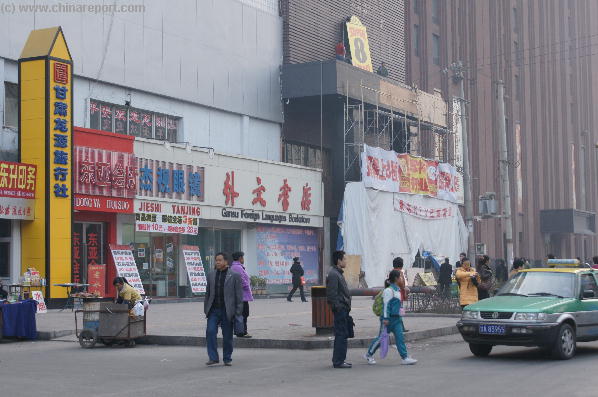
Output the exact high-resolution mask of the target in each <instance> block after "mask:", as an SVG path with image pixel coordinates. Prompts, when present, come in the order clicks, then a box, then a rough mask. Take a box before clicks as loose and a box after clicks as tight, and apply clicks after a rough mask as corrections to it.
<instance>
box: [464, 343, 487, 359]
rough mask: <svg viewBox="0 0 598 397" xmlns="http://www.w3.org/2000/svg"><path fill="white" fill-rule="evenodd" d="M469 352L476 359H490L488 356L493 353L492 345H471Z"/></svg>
mask: <svg viewBox="0 0 598 397" xmlns="http://www.w3.org/2000/svg"><path fill="white" fill-rule="evenodd" d="M469 350H471V352H472V353H473V355H474V356H476V357H488V354H490V352H491V351H492V345H481V344H478V343H470V344H469Z"/></svg>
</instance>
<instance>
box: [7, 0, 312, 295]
mask: <svg viewBox="0 0 598 397" xmlns="http://www.w3.org/2000/svg"><path fill="white" fill-rule="evenodd" d="M19 4H20V3H18V4H17V6H18V5H19ZM119 5H120V3H119ZM63 11H64V10H63ZM0 24H1V25H2V26H4V27H5V28H6V32H5V35H4V40H2V43H1V44H0V82H1V83H2V84H0V119H1V120H2V129H1V130H0V142H1V145H0V160H5V161H18V160H19V135H20V132H19V130H18V125H19V120H18V119H19V117H18V114H19V113H18V112H19V85H18V83H19V75H18V65H17V60H18V59H19V56H20V53H21V49H22V48H23V45H24V44H25V41H26V40H27V37H28V35H29V33H30V31H32V30H34V29H40V28H45V27H51V26H59V25H60V26H61V27H62V32H64V35H65V37H66V40H67V43H68V50H69V52H70V53H71V54H72V58H73V70H72V72H73V79H72V84H73V92H74V95H73V98H72V106H70V108H72V123H73V125H74V126H77V127H78V128H77V136H78V137H79V138H80V140H79V141H78V142H74V145H73V153H72V155H73V169H72V170H73V172H75V171H76V172H79V171H81V170H80V169H79V168H77V167H82V166H83V165H82V164H84V163H85V162H87V161H88V160H89V158H94V159H95V158H96V157H97V158H99V159H100V160H102V161H100V162H101V163H108V164H109V165H108V166H106V165H105V164H104V165H102V166H101V167H103V168H102V169H104V170H108V169H109V170H111V171H113V170H112V169H111V167H114V166H115V165H116V164H120V166H123V167H125V169H126V167H128V166H131V167H133V165H134V166H135V167H137V169H139V164H137V163H136V161H137V158H138V157H139V158H142V156H139V155H138V154H136V152H135V150H134V149H135V148H137V150H140V149H139V147H142V146H143V145H144V144H145V145H149V146H152V143H153V144H154V146H156V147H159V148H162V147H168V148H170V149H169V150H170V153H172V150H174V149H172V148H177V149H176V150H178V151H181V153H184V154H188V153H193V154H194V155H197V156H200V154H201V153H203V154H205V156H206V157H209V159H212V158H216V159H219V160H220V161H225V160H226V161H228V162H231V163H235V162H240V165H239V167H241V168H242V169H241V170H240V172H241V173H243V172H244V171H245V170H254V171H255V173H256V175H253V174H252V175H246V176H247V178H248V179H243V180H237V183H238V184H245V183H251V182H253V183H255V181H256V179H255V178H256V177H258V176H259V175H257V172H258V171H257V169H258V168H259V167H258V166H257V165H256V164H261V163H260V162H265V163H264V164H267V165H262V166H261V167H262V168H268V167H270V168H273V169H275V170H276V169H278V167H282V168H281V169H282V170H283V171H275V172H274V174H275V175H286V174H287V173H288V175H294V174H305V175H307V179H309V181H307V180H306V181H305V182H302V184H301V186H300V185H299V184H298V183H299V181H298V180H297V181H296V182H297V186H295V185H290V182H289V187H290V189H292V194H291V197H293V199H292V200H295V198H294V195H295V194H302V192H303V188H306V187H307V188H310V189H314V190H313V193H312V194H314V196H313V199H312V200H313V203H314V205H313V206H311V207H310V206H309V205H308V207H310V208H316V206H319V205H322V204H321V201H320V199H321V198H320V197H319V196H318V195H319V193H316V190H317V189H318V188H319V185H318V183H319V182H321V180H320V181H318V175H320V179H321V174H320V173H317V172H315V171H313V170H306V169H303V168H300V167H292V166H288V165H286V166H283V165H278V164H276V162H278V161H280V160H281V159H282V156H281V123H282V121H283V115H282V103H281V97H280V66H281V61H282V43H281V40H280V37H281V34H282V18H281V16H280V15H279V10H278V2H277V1H275V0H261V1H254V0H225V1H218V2H201V3H196V2H191V1H190V2H188V4H185V5H183V4H181V7H177V8H176V9H175V8H172V7H170V6H168V5H167V4H165V3H164V4H162V3H152V4H151V5H149V4H148V5H144V6H142V7H141V8H140V9H136V10H130V11H129V12H115V11H114V10H112V11H107V12H99V13H92V12H85V13H82V12H74V11H68V10H67V11H64V12H58V13H49V12H35V13H33V12H17V13H15V14H13V15H10V16H9V15H6V14H5V15H3V16H2V17H0ZM135 139H138V140H139V142H140V143H139V144H138V145H137V144H135V145H136V146H135V145H133V142H134V140H135ZM141 142H144V143H141ZM139 145H141V146H139ZM79 148H85V149H80V150H79ZM181 148H183V149H181ZM75 149H77V150H79V151H77V150H75ZM144 150H145V149H144ZM108 152H112V153H113V155H114V159H116V160H114V161H116V162H115V163H114V162H111V161H112V160H110V161H103V159H104V157H103V156H108V154H107V153H108ZM197 153H200V154H197ZM222 156H225V157H222ZM226 156H233V157H226ZM234 156H239V157H238V159H242V160H235V157H234ZM187 157H188V156H187ZM133 159H135V163H131V164H129V163H128V162H129V161H133ZM154 159H155V158H154V157H150V158H149V159H148V158H146V160H152V161H153V160H154ZM223 159H224V160H223ZM94 161H95V160H94ZM123 161H124V162H123ZM164 161H165V163H164V164H166V163H168V164H170V165H168V167H169V168H168V167H166V166H165V167H158V166H155V167H154V172H157V169H158V168H160V169H162V168H164V169H165V170H166V169H168V170H169V171H170V172H174V171H175V170H177V167H178V166H177V165H176V164H178V163H177V159H173V158H170V160H169V161H166V160H164ZM75 162H78V163H77V164H75ZM145 165H146V164H144V166H145ZM96 166H97V165H96V164H94V165H93V167H96ZM184 166H185V167H195V168H198V167H200V166H199V165H197V164H195V163H191V162H188V163H187V164H184ZM87 167H90V166H89V165H87ZM149 168H151V167H149ZM206 168H207V167H206ZM287 170H291V171H288V172H287ZM95 171H96V176H97V170H95ZM189 171H191V168H189ZM106 172H108V171H106ZM193 173H194V174H195V172H193ZM264 173H265V174H267V173H268V172H267V171H266V172H264ZM156 175H157V174H156ZM185 175H187V174H185ZM187 176H188V175H187ZM204 176H205V177H206V178H208V179H209V178H212V176H209V174H206V175H203V174H202V175H201V177H202V178H203V177H204ZM138 177H139V175H137V178H138ZM81 178H83V179H85V178H84V177H83V176H82V175H81V174H79V173H77V175H76V176H75V179H74V182H76V183H74V185H77V186H73V189H74V190H73V195H72V200H73V206H74V210H75V212H74V216H73V236H74V237H73V239H74V242H77V241H78V242H77V244H81V245H82V246H83V245H89V242H90V241H92V242H93V244H99V245H100V246H101V248H100V249H99V253H98V250H97V249H96V248H95V247H94V246H93V245H92V246H91V247H89V246H86V247H84V248H81V250H80V251H78V252H77V253H78V254H79V256H78V257H75V256H73V262H75V259H76V260H77V261H79V262H80V263H78V265H77V269H75V267H73V268H72V269H69V272H68V273H69V274H71V276H72V277H71V278H72V280H74V279H77V280H81V281H85V278H86V277H87V274H86V271H87V270H86V266H87V265H89V263H90V261H93V262H95V263H100V262H104V263H105V264H108V265H110V262H111V258H110V254H109V251H108V250H107V247H108V246H109V244H111V243H116V244H120V243H122V242H123V241H124V240H127V241H124V242H125V243H127V244H128V243H137V242H136V240H137V237H136V236H137V234H136V231H135V229H133V231H131V230H129V229H130V226H123V225H134V226H135V224H136V219H135V214H136V213H135V211H134V207H135V205H138V204H139V203H138V202H136V201H135V200H139V199H146V197H145V196H144V195H140V194H139V193H140V192H138V191H137V189H138V185H139V180H136V185H137V186H136V187H135V191H134V192H131V191H130V190H131V189H129V191H125V192H123V191H117V190H114V189H111V190H110V191H108V190H107V189H106V188H105V186H92V185H93V183H92V181H91V180H90V178H89V177H87V180H84V182H81ZM264 178H266V177H264ZM201 181H202V183H204V182H205V181H204V180H203V179H201ZM289 181H290V179H289ZM95 182H97V178H96V180H95ZM172 183H174V182H172ZM219 183H224V181H222V182H219ZM269 183H271V184H274V181H270V182H269ZM276 183H278V182H276ZM282 184H283V181H281V186H282ZM306 184H307V186H306ZM194 186H195V185H194ZM281 186H278V187H277V189H278V188H280V187H281ZM202 187H203V185H202ZM207 187H210V186H207ZM75 188H76V189H75ZM247 188H249V185H248V186H247ZM253 188H255V187H253ZM187 189H188V187H187ZM222 189H223V187H222V186H220V187H219V188H218V189H217V190H219V191H220V192H222ZM267 189H270V190H269V191H268V194H274V193H273V192H274V187H273V186H268V187H267ZM75 190H76V191H75ZM124 190H127V189H124ZM252 190H253V189H252ZM308 191H311V190H308ZM250 193H251V192H249V193H242V194H250ZM279 193H280V192H279ZM205 194H206V196H205V197H210V196H209V195H211V194H215V193H211V192H210V189H206V191H205ZM158 198H159V199H160V200H162V201H163V199H164V197H162V196H160V197H158V196H156V197H150V199H152V200H154V199H158ZM38 199H43V197H38ZM276 199H277V197H274V198H273V199H272V200H270V202H268V205H272V206H273V205H275V204H277V203H278V204H279V202H278V201H277V200H276ZM160 200H159V201H160ZM172 200H175V201H176V200H179V201H180V203H179V204H180V205H182V206H185V205H191V204H193V200H189V197H178V198H176V199H171V201H172ZM297 200H299V201H298V203H299V204H297V203H295V201H292V203H291V204H289V207H290V208H292V209H291V210H292V211H296V209H295V208H294V207H293V206H295V205H299V207H301V197H299V198H298V199H297ZM166 201H168V200H166ZM212 204H213V203H212ZM212 204H211V205H212ZM150 207H151V206H150ZM150 207H146V208H150ZM137 208H139V207H137ZM164 208H166V207H164ZM210 208H211V207H210ZM242 209H243V210H246V209H245V208H242ZM268 210H272V211H271V212H272V213H273V214H274V213H275V212H276V211H275V210H273V209H270V208H268ZM206 211H207V210H204V211H203V212H202V214H206V213H211V212H210V211H207V212H206ZM235 211H236V210H235ZM235 211H232V212H231V214H235V213H236V212H235ZM239 211H240V209H239ZM285 211H286V210H285ZM285 211H282V212H285ZM300 212H301V211H299V213H300ZM164 215H166V216H167V217H166V219H172V216H171V217H170V218H168V215H177V214H169V213H166V214H164ZM318 216H320V215H317V216H316V218H314V219H313V220H311V218H306V219H308V220H310V222H311V223H306V222H307V221H305V222H304V221H303V219H304V218H305V217H304V216H303V215H298V214H297V213H296V212H295V213H294V215H293V214H291V215H286V216H284V218H285V219H284V220H283V219H282V218H283V217H282V215H280V214H278V215H276V216H275V215H272V219H270V217H268V216H266V218H265V219H264V220H263V223H264V224H265V226H264V227H265V228H266V229H267V228H268V227H270V226H269V225H272V224H276V225H278V226H280V227H282V229H285V228H290V229H293V227H294V226H297V227H305V226H307V227H308V228H312V229H314V230H317V229H319V228H321V226H322V225H321V223H322V222H321V220H318ZM230 217H233V218H234V215H230ZM0 218H1V219H0V236H1V237H0V278H4V279H10V280H11V281H13V282H15V281H18V278H19V276H20V274H22V263H21V258H20V255H19V254H18V253H19V252H20V251H21V247H20V242H21V223H22V221H21V220H11V219H5V218H4V217H0ZM254 218H255V215H251V216H249V218H247V219H249V221H248V222H247V223H248V224H249V225H250V226H248V227H247V228H248V229H249V228H252V227H254V226H253V225H257V224H260V223H261V222H260V221H259V219H257V220H256V219H254ZM177 219H178V218H177ZM241 219H242V218H241ZM217 220H218V221H222V222H225V223H226V221H228V218H226V217H224V215H223V216H220V217H217ZM234 221H235V222H237V219H234ZM201 222H203V221H201ZM285 222H286V225H285ZM237 224H240V222H237V223H234V225H237ZM119 225H120V226H122V227H124V228H125V229H126V231H125V232H123V231H122V230H121V229H119V228H118V227H117V226H119ZM194 226H195V228H196V229H197V231H199V230H201V228H202V227H209V228H210V232H209V233H204V234H205V235H207V234H210V235H211V236H212V240H214V241H218V243H214V245H213V248H212V249H211V250H210V252H212V251H218V250H219V249H222V250H227V251H229V250H234V249H244V250H246V251H247V254H248V257H249V259H254V258H255V256H256V254H255V251H254V250H253V249H251V247H252V243H251V242H252V241H254V240H255V239H256V238H257V237H256V235H255V233H254V234H253V235H252V234H251V233H250V234H246V233H245V232H243V231H242V228H237V231H236V232H234V233H232V232H231V233H232V234H231V233H229V232H228V231H225V232H222V233H220V232H217V231H216V230H217V229H218V227H216V226H214V225H213V224H210V225H207V224H203V223H202V224H201V225H200V224H198V225H194ZM228 226H230V225H228ZM228 226H227V225H225V227H223V228H222V229H227V230H228V229H230V228H229V227H228ZM127 227H128V228H129V229H127ZM256 227H258V226H256ZM259 227H261V226H259ZM196 229H194V231H196ZM233 229H234V228H233ZM266 229H264V230H261V229H260V230H261V232H260V233H262V234H260V236H262V235H266V234H267V230H266ZM218 230H220V229H218ZM237 232H238V233H237ZM279 232H280V233H279V234H284V230H279ZM235 233H236V234H235ZM287 234H289V233H287ZM290 234H291V235H292V233H290ZM96 235H97V236H96ZM216 235H217V236H216ZM229 235H231V236H232V237H231V236H229ZM233 235H234V236H233ZM310 235H311V234H310ZM316 235H318V237H317V238H318V244H317V245H318V247H319V248H318V250H320V249H321V244H320V241H319V238H320V237H319V234H318V233H316ZM123 236H124V237H127V238H126V239H124V237H123ZM131 236H133V237H131ZM75 237H76V238H75ZM96 238H100V240H101V241H96ZM160 238H162V240H161V242H160V243H158V240H159V238H156V239H152V238H145V237H144V242H140V244H144V243H145V244H148V249H150V248H151V247H154V248H156V249H162V250H164V252H166V249H167V248H168V247H169V246H170V245H169V243H172V242H177V241H178V240H177V241H174V240H172V241H166V240H167V238H166V237H164V236H162V237H160ZM177 238H178V237H177ZM206 238H208V237H206ZM281 238H282V237H281ZM76 239H79V240H77V241H75V240H76ZM123 239H124V240H123ZM178 239H179V240H182V237H181V238H178ZM129 240H130V241H129ZM145 240H147V241H145ZM152 244H153V245H152ZM299 245H301V244H299ZM160 247H161V248H160ZM310 249H313V247H312V248H310ZM90 251H91V254H90ZM148 252H149V251H148ZM318 252H319V251H318ZM74 254H75V253H74ZM213 254H214V252H212V254H211V255H212V256H213ZM96 255H98V256H97V257H96ZM148 255H149V253H148ZM158 256H159V255H158ZM167 259H168V258H166V257H164V256H163V261H164V263H165V264H166V263H167V262H166V261H167ZM175 259H176V261H177V262H176V266H178V261H179V259H180V258H179V256H178V254H177V257H176V258H171V260H175ZM204 259H206V258H204ZM207 259H208V261H207V262H206V263H207V265H210V264H211V262H210V260H209V259H210V258H207ZM262 259H263V258H262ZM314 261H315V262H317V263H316V264H315V265H312V266H316V267H317V266H319V261H320V259H312V262H314ZM144 264H145V262H143V261H142V262H140V266H141V268H143V266H144ZM73 266H74V264H73ZM148 266H149V269H150V270H151V266H153V262H151V261H149V262H148ZM176 266H175V268H176V269H177V273H176V276H174V283H173V282H172V280H171V278H172V277H170V276H172V275H169V276H168V277H170V278H168V277H167V278H168V280H170V281H169V282H168V283H166V285H164V284H161V285H159V286H158V285H157V284H156V285H155V286H154V287H152V288H153V292H154V293H156V294H158V292H157V291H158V289H159V290H160V294H161V295H169V296H172V295H180V294H184V293H186V291H181V290H180V288H181V287H184V286H185V283H184V281H180V280H183V279H184V274H183V273H179V272H178V268H177V267H176ZM252 266H253V265H252ZM255 266H257V264H256V265H255ZM266 266H267V265H266ZM75 270H77V271H79V273H77V271H75ZM146 270H148V269H146ZM253 270H255V271H256V275H257V274H258V273H259V270H258V269H257V267H256V269H252V271H253ZM261 271H262V273H263V274H265V273H264V272H266V270H265V269H261ZM106 274H107V276H106V277H108V276H109V275H110V274H111V273H110V271H107V273H106ZM317 276H318V277H319V274H318V275H317ZM65 277H66V276H65ZM316 279H317V278H314V279H313V280H316ZM72 280H71V279H69V280H66V279H65V280H62V281H63V282H69V281H72ZM272 284H273V285H276V284H277V283H275V282H273V283H272ZM106 288H107V291H108V292H110V291H109V290H110V288H111V286H110V285H107V286H106Z"/></svg>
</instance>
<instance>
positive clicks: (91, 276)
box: [87, 264, 106, 296]
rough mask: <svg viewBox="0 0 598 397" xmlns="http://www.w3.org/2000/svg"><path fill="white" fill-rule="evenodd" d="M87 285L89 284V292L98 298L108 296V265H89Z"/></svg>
mask: <svg viewBox="0 0 598 397" xmlns="http://www.w3.org/2000/svg"><path fill="white" fill-rule="evenodd" d="M87 283H89V287H88V288H87V291H88V292H90V293H92V294H93V293H95V294H98V296H104V295H106V265H99V264H98V265H93V264H90V265H88V266H87Z"/></svg>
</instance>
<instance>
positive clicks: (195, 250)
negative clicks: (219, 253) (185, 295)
mask: <svg viewBox="0 0 598 397" xmlns="http://www.w3.org/2000/svg"><path fill="white" fill-rule="evenodd" d="M182 249H183V257H184V258H185V266H187V275H189V285H190V287H191V292H193V293H194V294H199V293H202V292H206V285H207V280H206V273H205V271H204V267H203V262H202V261H201V254H200V252H199V247H197V246H195V245H183V247H182Z"/></svg>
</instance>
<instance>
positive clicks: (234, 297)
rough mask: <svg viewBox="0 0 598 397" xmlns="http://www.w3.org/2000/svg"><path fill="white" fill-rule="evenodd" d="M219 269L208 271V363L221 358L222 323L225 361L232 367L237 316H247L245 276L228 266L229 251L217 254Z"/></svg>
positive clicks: (215, 361) (217, 361) (217, 266)
mask: <svg viewBox="0 0 598 397" xmlns="http://www.w3.org/2000/svg"><path fill="white" fill-rule="evenodd" d="M215 260H216V269H214V270H213V271H212V272H210V274H208V282H207V286H206V297H205V300H204V312H205V314H206V317H207V318H208V326H207V328H206V342H207V347H208V356H209V361H208V362H207V363H206V365H214V364H218V363H219V362H220V359H219V357H218V344H217V340H216V337H217V336H218V326H220V327H221V328H222V350H223V354H222V355H223V359H224V365H226V366H227V367H229V366H230V365H231V363H232V360H233V359H232V355H233V320H235V317H239V318H240V319H241V321H242V316H243V286H242V285H241V276H240V275H239V273H236V272H234V271H232V270H229V268H228V257H227V256H226V254H225V253H222V252H220V253H218V254H216V256H215Z"/></svg>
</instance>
